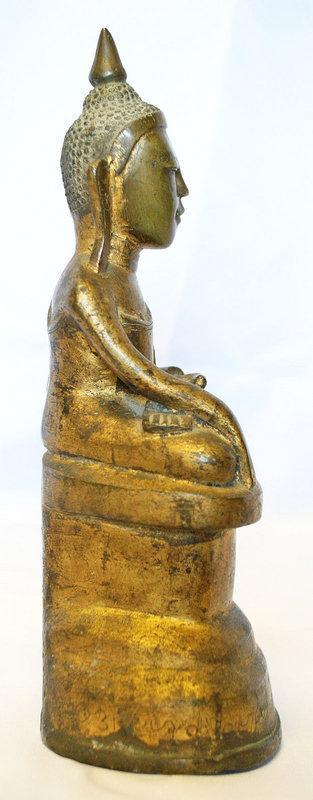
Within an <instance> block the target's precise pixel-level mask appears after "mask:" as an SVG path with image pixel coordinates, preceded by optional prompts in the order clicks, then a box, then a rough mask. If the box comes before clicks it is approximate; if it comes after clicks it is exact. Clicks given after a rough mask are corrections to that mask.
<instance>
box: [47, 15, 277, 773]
mask: <svg viewBox="0 0 313 800" xmlns="http://www.w3.org/2000/svg"><path fill="white" fill-rule="evenodd" d="M90 77H91V82H92V83H93V84H94V86H95V88H94V89H93V90H92V91H91V92H90V94H89V95H88V97H87V99H86V100H85V103H84V108H83V112H82V114H81V116H80V117H79V119H78V120H77V121H76V122H74V124H73V125H72V127H71V128H70V130H69V132H68V133H67V135H66V137H65V142H64V147H63V152H62V172H63V179H64V184H65V190H66V195H67V199H68V202H69V206H70V209H71V212H72V214H73V217H74V223H75V229H76V236H77V246H76V251H75V254H74V256H73V258H72V260H71V261H70V263H69V264H68V266H67V267H66V269H65V271H64V273H63V275H62V276H61V278H60V281H59V283H58V286H57V288H56V291H55V294H54V297H53V300H52V303H51V307H50V309H49V317H48V327H49V335H50V342H51V366H50V380H49V386H48V393H47V401H46V406H45V411H44V419H43V439H44V444H45V446H46V448H47V450H48V452H46V453H45V454H44V457H43V482H42V485H43V492H42V507H43V540H44V559H43V560H44V581H43V583H44V636H43V643H44V647H43V650H44V659H43V660H44V676H43V706H42V717H41V729H42V736H43V740H44V742H45V743H46V744H47V745H48V747H50V748H51V749H52V750H55V752H57V753H60V754H61V755H65V756H68V757H71V758H75V759H77V760H78V761H83V762H86V763H88V764H95V765H97V766H104V767H109V768H114V769H123V770H125V769H126V770H132V771H136V772H138V771H143V772H156V773H160V772H161V773H162V772H169V773H173V772H182V773H196V774H202V773H210V772H211V773H216V772H223V771H227V772H229V771H233V770H242V769H250V768H251V767H252V766H257V765H258V764H260V763H263V762H264V761H265V760H266V759H267V758H269V757H270V756H271V755H273V754H274V753H275V752H276V750H277V748H278V746H279V742H280V723H279V718H278V715H277V712H276V710H275V708H274V705H273V700H272V695H271V688H270V683H269V678H268V673H267V668H266V663H265V661H264V657H263V655H262V653H261V651H260V650H259V648H258V647H257V646H256V644H255V641H254V637H253V633H252V630H251V626H250V624H249V622H248V620H247V619H246V617H245V616H244V614H243V613H242V612H241V611H240V609H239V608H238V607H237V606H236V605H235V604H234V603H233V601H232V592H233V580H234V564H235V528H236V527H237V526H243V525H247V524H250V523H251V522H254V521H256V520H257V519H259V517H260V513H261V488H260V487H259V485H258V484H257V483H256V481H255V478H254V474H253V468H252V465H251V461H250V458H249V454H248V451H247V447H246V444H245V441H244V438H243V435H242V432H241V430H240V428H239V425H238V423H237V422H236V420H235V418H234V416H233V415H232V413H231V412H230V411H229V409H228V408H227V407H226V406H225V405H224V404H223V403H222V402H221V401H220V400H217V399H216V398H215V397H214V396H213V395H211V394H209V393H208V392H206V391H205V384H206V381H205V378H204V377H203V376H202V375H199V374H197V373H193V374H188V375H185V374H184V373H183V371H182V370H181V369H179V368H175V367H168V368H163V369H161V368H160V367H157V366H156V363H155V357H154V348H153V340H152V319H151V314H150V311H149V309H148V308H147V306H146V303H145V302H144V299H143V297H142V295H141V292H140V289H139V286H138V283H137V277H136V270H137V263H138V257H139V253H140V251H141V249H142V248H144V247H157V248H161V247H167V246H168V245H169V244H170V243H171V242H172V240H173V238H174V235H175V232H176V228H177V226H178V224H179V221H180V218H181V215H182V213H183V206H182V198H183V197H184V196H185V195H186V194H187V193H188V190H187V187H186V185H185V183H184V180H183V177H182V174H181V172H180V168H179V164H178V162H177V159H176V157H175V156H174V154H173V151H172V148H171V146H170V143H169V141H168V139H167V135H166V132H165V120H164V117H163V115H162V114H161V112H160V111H158V109H156V108H155V107H154V106H150V105H148V104H147V103H144V102H143V101H142V100H141V99H140V98H139V97H138V95H137V94H136V93H135V92H134V90H133V89H132V88H131V87H130V86H128V85H127V84H126V83H125V79H126V75H125V71H124V70H123V67H122V65H121V62H120V60H119V57H118V54H117V51H116V48H115V45H114V43H113V40H112V38H111V36H110V34H109V33H108V32H107V31H103V32H102V34H101V36H100V40H99V45H98V50H97V53H96V58H95V62H94V65H93V67H92V70H91V76H90Z"/></svg>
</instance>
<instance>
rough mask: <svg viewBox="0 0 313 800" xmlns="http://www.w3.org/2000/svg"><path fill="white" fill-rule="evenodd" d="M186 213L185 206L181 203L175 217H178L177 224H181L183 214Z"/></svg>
mask: <svg viewBox="0 0 313 800" xmlns="http://www.w3.org/2000/svg"><path fill="white" fill-rule="evenodd" d="M184 213H185V209H184V206H183V204H182V203H181V202H180V201H179V206H178V209H177V211H176V215H175V216H176V219H177V222H180V218H181V215H182V214H184Z"/></svg>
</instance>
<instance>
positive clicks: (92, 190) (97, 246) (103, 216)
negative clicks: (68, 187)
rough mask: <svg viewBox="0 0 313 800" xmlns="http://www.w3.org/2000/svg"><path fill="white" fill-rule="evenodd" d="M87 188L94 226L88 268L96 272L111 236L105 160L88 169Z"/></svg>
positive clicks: (100, 160) (109, 194)
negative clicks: (93, 238)
mask: <svg viewBox="0 0 313 800" xmlns="http://www.w3.org/2000/svg"><path fill="white" fill-rule="evenodd" d="M87 175H88V188H89V195H90V202H91V211H92V216H93V221H94V225H95V242H94V246H93V250H92V254H91V257H90V266H91V267H92V268H93V269H94V270H95V271H96V272H98V271H99V270H100V269H101V267H102V266H103V265H104V264H105V262H106V259H107V255H108V252H109V247H110V236H111V193H110V168H109V164H108V161H107V160H104V159H99V160H98V161H95V162H94V163H93V164H91V165H90V167H89V168H88V173H87Z"/></svg>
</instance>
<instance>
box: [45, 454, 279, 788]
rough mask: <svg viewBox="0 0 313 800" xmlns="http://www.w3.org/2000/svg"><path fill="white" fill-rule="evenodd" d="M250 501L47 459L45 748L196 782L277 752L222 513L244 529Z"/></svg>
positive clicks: (252, 511) (255, 509) (274, 718)
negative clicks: (236, 596)
mask: <svg viewBox="0 0 313 800" xmlns="http://www.w3.org/2000/svg"><path fill="white" fill-rule="evenodd" d="M227 492H228V494H227ZM230 493H232V503H230V502H229V509H228V510H227V508H228V506H227V500H226V501H225V498H227V497H229V494H230ZM244 494H245V493H244V492H243V491H242V490H237V495H236V490H231V489H226V488H225V489H220V490H216V489H214V488H213V489H212V488H210V487H204V486H202V487H196V486H195V485H194V484H189V483H188V482H187V481H180V480H175V479H174V478H173V479H169V478H162V477H161V476H159V477H157V476H152V475H148V474H146V473H141V474H138V473H137V474H136V471H133V474H132V471H129V470H122V469H117V470H115V469H114V468H113V467H105V466H104V465H101V464H99V463H98V462H91V461H88V460H84V459H76V458H68V457H62V456H51V455H49V454H46V456H45V457H44V470H43V534H44V687H43V709H42V736H43V740H44V742H45V743H46V744H47V746H48V747H50V748H51V749H53V750H55V751H56V752H57V753H60V754H61V755H64V756H68V757H70V758H74V759H77V760H78V761H83V762H86V763H89V764H95V765H97V766H104V767H110V768H114V769H121V770H129V771H136V772H137V771H140V772H157V773H162V772H163V773H198V774H201V773H217V772H229V771H234V770H244V769H249V768H251V767H255V766H257V765H259V764H261V763H263V762H264V761H265V760H267V759H268V758H270V757H271V756H272V755H273V754H274V753H275V752H276V750H277V748H278V747H279V743H280V723H279V718H278V715H277V712H276V711H275V708H274V706H273V701H272V695H271V689H270V684H269V678H268V673H267V668H266V663H265V660H264V657H263V655H262V653H261V651H260V650H259V648H258V647H257V646H256V644H255V640H254V637H253V633H252V630H251V626H250V623H249V622H248V620H247V618H246V617H245V616H244V614H243V613H242V612H241V611H240V609H239V608H238V607H237V606H236V605H235V604H234V603H233V601H232V592H233V578H234V561H235V530H234V527H229V526H227V527H224V524H225V521H226V519H227V514H228V515H229V520H228V522H229V521H230V518H231V517H232V518H233V520H237V524H244V522H243V519H245V520H246V522H247V521H253V520H254V519H257V518H258V516H259V513H260V502H261V501H260V490H259V487H255V488H254V490H253V492H252V493H251V492H250V496H249V497H248V496H244ZM246 494H247V493H246ZM223 500H224V502H222V501H223ZM222 508H223V511H222V510H221V509H222ZM231 509H232V510H231ZM223 514H224V516H223ZM214 519H216V520H217V521H218V522H219V523H220V527H219V528H217V527H216V528H215V529H214ZM221 523H222V525H223V527H222V528H221Z"/></svg>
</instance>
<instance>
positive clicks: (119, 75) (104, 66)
mask: <svg viewBox="0 0 313 800" xmlns="http://www.w3.org/2000/svg"><path fill="white" fill-rule="evenodd" d="M126 77H127V75H126V72H125V70H124V67H123V64H122V62H121V59H120V57H119V54H118V52H117V49H116V46H115V43H114V40H113V38H112V36H111V34H110V32H109V31H108V30H107V28H102V31H101V33H100V36H99V40H98V45H97V50H96V55H95V58H94V62H93V65H92V67H91V70H90V73H89V80H90V83H91V84H92V85H93V86H99V85H101V84H102V83H109V81H122V82H124V81H126Z"/></svg>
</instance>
